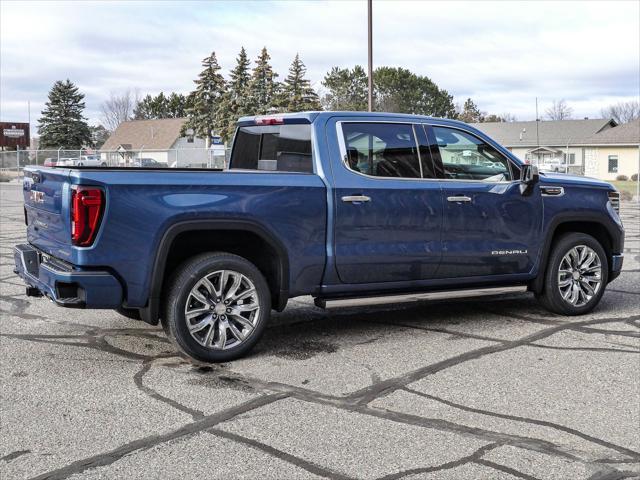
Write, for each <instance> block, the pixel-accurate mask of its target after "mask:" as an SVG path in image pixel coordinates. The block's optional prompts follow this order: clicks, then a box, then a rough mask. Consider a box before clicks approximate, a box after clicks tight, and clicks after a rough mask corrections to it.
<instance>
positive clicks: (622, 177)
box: [616, 175, 629, 182]
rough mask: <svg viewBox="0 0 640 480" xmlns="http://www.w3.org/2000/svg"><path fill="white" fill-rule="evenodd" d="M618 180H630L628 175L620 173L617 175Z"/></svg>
mask: <svg viewBox="0 0 640 480" xmlns="http://www.w3.org/2000/svg"><path fill="white" fill-rule="evenodd" d="M616 180H617V181H619V182H626V181H627V180H629V177H627V176H626V175H618V176H617V177H616Z"/></svg>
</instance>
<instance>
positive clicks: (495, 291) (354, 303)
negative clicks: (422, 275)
mask: <svg viewBox="0 0 640 480" xmlns="http://www.w3.org/2000/svg"><path fill="white" fill-rule="evenodd" d="M526 291H527V287H526V285H518V286H515V287H494V288H474V289H467V290H441V291H437V292H423V293H407V294H402V295H384V296H375V297H352V298H314V303H315V305H316V307H320V308H336V307H359V306H364V305H386V304H392V303H407V302H417V301H421V300H443V299H446V300H451V299H455V298H466V297H484V296H486V295H506V294H509V293H522V292H526Z"/></svg>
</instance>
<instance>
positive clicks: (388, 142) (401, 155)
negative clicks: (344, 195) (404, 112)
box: [342, 122, 422, 178]
mask: <svg viewBox="0 0 640 480" xmlns="http://www.w3.org/2000/svg"><path fill="white" fill-rule="evenodd" d="M342 134H343V137H344V144H345V148H346V155H345V157H346V158H345V159H344V161H345V164H346V165H347V167H348V168H349V169H351V170H353V171H354V172H358V173H364V174H366V175H372V176H375V177H399V178H421V177H422V173H421V169H420V157H419V154H418V147H417V144H416V138H415V135H414V133H413V126H412V125H411V124H404V123H350V122H349V123H343V124H342Z"/></svg>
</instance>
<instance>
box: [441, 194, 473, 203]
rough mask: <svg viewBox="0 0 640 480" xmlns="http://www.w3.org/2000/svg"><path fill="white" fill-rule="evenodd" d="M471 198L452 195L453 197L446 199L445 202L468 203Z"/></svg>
mask: <svg viewBox="0 0 640 480" xmlns="http://www.w3.org/2000/svg"><path fill="white" fill-rule="evenodd" d="M470 201H471V197H467V196H466V195H454V196H453V197H447V202H470Z"/></svg>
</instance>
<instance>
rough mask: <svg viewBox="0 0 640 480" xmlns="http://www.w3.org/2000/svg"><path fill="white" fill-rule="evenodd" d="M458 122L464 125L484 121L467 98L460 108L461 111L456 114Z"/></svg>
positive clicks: (475, 106)
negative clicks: (464, 123)
mask: <svg viewBox="0 0 640 480" xmlns="http://www.w3.org/2000/svg"><path fill="white" fill-rule="evenodd" d="M458 120H461V121H463V122H466V123H479V122H483V121H484V114H483V113H482V112H481V111H480V109H479V108H478V106H477V105H476V104H475V103H474V102H473V100H471V99H470V98H467V99H466V100H465V102H464V105H463V107H462V111H461V112H459V113H458Z"/></svg>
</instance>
